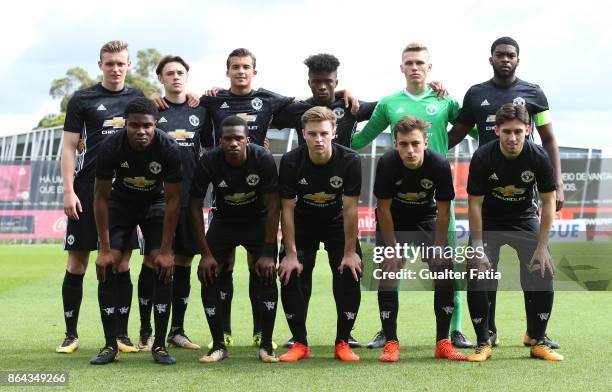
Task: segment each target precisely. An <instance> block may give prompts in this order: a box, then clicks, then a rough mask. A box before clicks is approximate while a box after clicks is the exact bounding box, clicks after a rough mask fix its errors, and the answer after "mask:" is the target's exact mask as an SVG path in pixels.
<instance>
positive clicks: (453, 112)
mask: <svg viewBox="0 0 612 392" xmlns="http://www.w3.org/2000/svg"><path fill="white" fill-rule="evenodd" d="M460 112H461V106H459V102H457V100H456V99H455V98H453V97H450V96H449V97H448V111H447V113H448V118H447V119H446V122H448V123H451V124H452V123H454V122H455V120H457V117H459V113H460Z"/></svg>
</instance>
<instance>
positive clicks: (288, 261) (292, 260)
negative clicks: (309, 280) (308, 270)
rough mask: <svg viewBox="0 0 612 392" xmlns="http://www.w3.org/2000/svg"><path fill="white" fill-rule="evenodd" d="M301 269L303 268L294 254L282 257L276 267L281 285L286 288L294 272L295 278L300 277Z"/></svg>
mask: <svg viewBox="0 0 612 392" xmlns="http://www.w3.org/2000/svg"><path fill="white" fill-rule="evenodd" d="M303 268H304V267H303V266H302V264H300V262H299V261H298V259H297V255H296V254H287V255H285V257H283V259H282V260H281V262H280V264H279V266H278V276H279V277H280V280H281V282H282V283H283V285H285V286H286V285H287V284H288V283H289V279H290V278H291V274H292V273H293V271H296V274H297V276H300V274H301V273H302V269H303Z"/></svg>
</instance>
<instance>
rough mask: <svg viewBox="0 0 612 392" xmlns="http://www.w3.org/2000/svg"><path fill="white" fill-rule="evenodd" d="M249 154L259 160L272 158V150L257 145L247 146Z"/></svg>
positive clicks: (250, 144)
mask: <svg viewBox="0 0 612 392" xmlns="http://www.w3.org/2000/svg"><path fill="white" fill-rule="evenodd" d="M247 154H249V156H252V157H254V158H255V159H258V160H259V159H261V158H262V157H268V156H272V153H271V152H270V150H268V149H267V148H265V147H262V146H260V145H258V144H255V143H249V144H247Z"/></svg>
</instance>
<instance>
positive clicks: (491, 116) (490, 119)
mask: <svg viewBox="0 0 612 392" xmlns="http://www.w3.org/2000/svg"><path fill="white" fill-rule="evenodd" d="M487 122H490V123H494V122H495V115H494V114H489V115H488V116H487Z"/></svg>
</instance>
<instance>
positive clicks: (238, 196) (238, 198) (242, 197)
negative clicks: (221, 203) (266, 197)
mask: <svg viewBox="0 0 612 392" xmlns="http://www.w3.org/2000/svg"><path fill="white" fill-rule="evenodd" d="M254 197H255V191H251V192H249V193H234V194H233V195H227V196H225V197H224V198H223V199H224V200H226V201H228V202H231V203H236V204H241V203H244V202H245V201H247V200H249V199H253V198H254Z"/></svg>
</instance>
